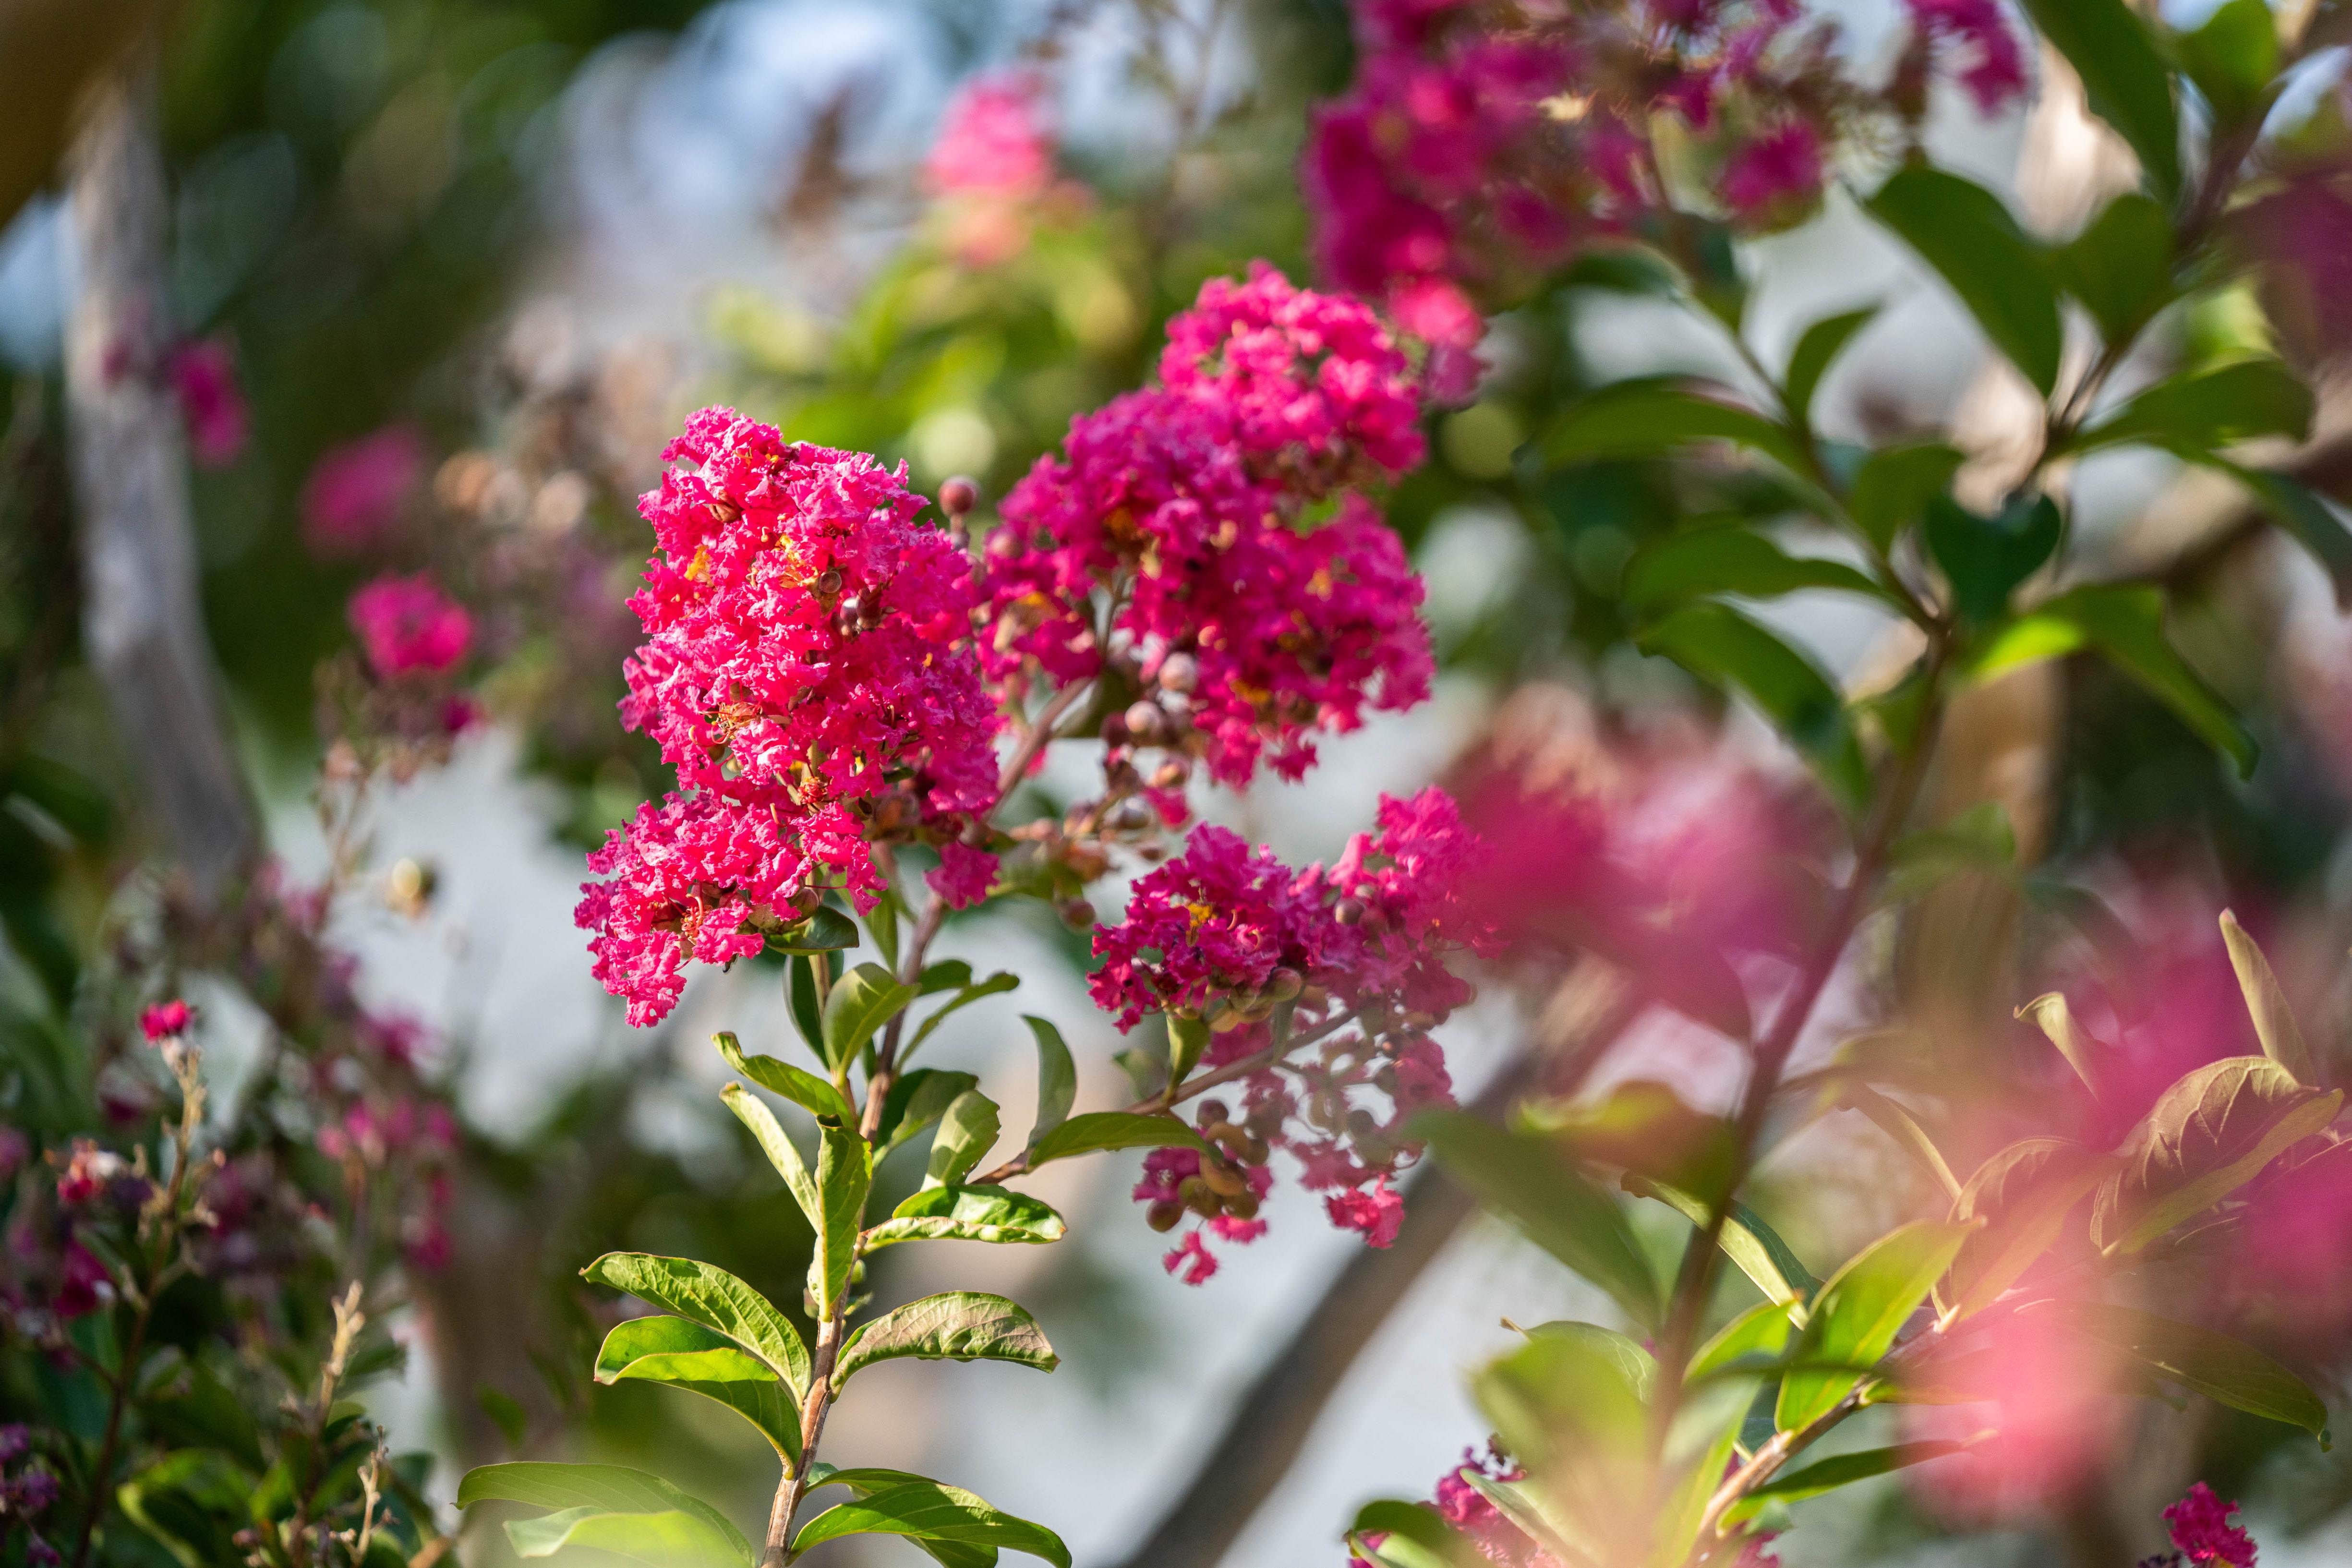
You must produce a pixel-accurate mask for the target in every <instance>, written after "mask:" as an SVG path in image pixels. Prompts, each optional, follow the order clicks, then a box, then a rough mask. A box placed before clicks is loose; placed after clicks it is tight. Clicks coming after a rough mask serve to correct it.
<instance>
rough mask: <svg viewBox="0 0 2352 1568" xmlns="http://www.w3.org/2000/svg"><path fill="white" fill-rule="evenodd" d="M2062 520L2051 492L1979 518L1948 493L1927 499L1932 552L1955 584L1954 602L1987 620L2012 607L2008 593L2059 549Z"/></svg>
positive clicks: (1971, 616)
mask: <svg viewBox="0 0 2352 1568" xmlns="http://www.w3.org/2000/svg"><path fill="white" fill-rule="evenodd" d="M2063 528H2064V524H2063V520H2062V519H2061V518H2060V517H2059V515H2058V503H2057V502H2056V501H2053V500H2051V499H2050V498H2049V497H2048V496H2032V497H2021V498H2019V499H2018V500H2012V501H2011V502H2010V504H2009V505H2008V506H2006V507H2004V508H2002V509H2001V510H2000V515H1998V516H1995V517H1980V516H1979V515H1977V514H1976V513H1975V512H1972V511H1970V510H1968V509H1967V508H1966V507H1963V506H1962V505H1960V503H1959V502H1958V501H1956V500H1952V499H1951V497H1949V496H1941V495H1939V496H1936V497H1934V498H1932V499H1930V500H1928V502H1927V529H1926V532H1927V549H1928V552H1929V553H1931V554H1933V555H1934V556H1935V558H1936V564H1937V565H1938V566H1940V567H1942V568H1943V569H1944V575H1945V577H1946V578H1947V579H1948V580H1949V581H1950V583H1951V584H1952V602H1953V605H1955V606H1956V607H1957V608H1958V610H1959V612H1960V614H1961V615H1962V616H1965V617H1966V618H1967V619H1969V620H1971V621H1975V622H1977V623H1978V624H1979V625H1983V624H1986V623H1989V622H1991V621H1994V620H1998V619H1999V618H2000V616H2001V615H2002V614H2003V613H2004V612H2005V611H2007V610H2008V608H2009V595H2011V592H2013V591H2014V590H2015V589H2016V587H2017V585H2018V584H2020V583H2022V582H2024V581H2025V580H2026V579H2027V578H2028V577H2030V576H2032V574H2034V572H2035V571H2037V570H2038V569H2039V568H2040V567H2041V565H2042V563H2043V562H2045V561H2047V560H2049V559H2050V556H2051V552H2053V551H2055V550H2056V549H2057V548H2058V536H2059V534H2060V533H2061V532H2062V531H2063Z"/></svg>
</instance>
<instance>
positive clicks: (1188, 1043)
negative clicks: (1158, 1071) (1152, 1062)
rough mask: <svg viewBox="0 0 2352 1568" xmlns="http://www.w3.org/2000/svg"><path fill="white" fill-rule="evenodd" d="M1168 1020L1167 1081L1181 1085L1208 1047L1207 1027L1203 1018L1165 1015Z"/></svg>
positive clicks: (1176, 1014)
mask: <svg viewBox="0 0 2352 1568" xmlns="http://www.w3.org/2000/svg"><path fill="white" fill-rule="evenodd" d="M1167 1019H1168V1081H1169V1082H1170V1083H1171V1084H1181V1083H1182V1082H1183V1081H1184V1078H1185V1075H1186V1074H1188V1073H1190V1072H1191V1071H1192V1066H1193V1064H1194V1063H1195V1062H1198V1061H1199V1060H1200V1059H1201V1053H1202V1051H1204V1050H1206V1049H1207V1048H1208V1046H1209V1025H1208V1020H1206V1019H1205V1018H1195V1017H1187V1016H1184V1015H1183V1014H1181V1013H1171V1014H1169V1015H1167Z"/></svg>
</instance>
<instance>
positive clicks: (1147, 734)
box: [1122, 701, 1168, 746]
mask: <svg viewBox="0 0 2352 1568" xmlns="http://www.w3.org/2000/svg"><path fill="white" fill-rule="evenodd" d="M1122 717H1124V718H1125V719H1126V721H1127V732H1128V733H1129V734H1130V735H1132V736H1134V737H1135V743H1136V744H1137V745H1139V746H1156V745H1158V744H1159V743H1160V742H1162V741H1164V740H1166V739H1167V738H1168V714H1167V712H1166V710H1163V709H1162V708H1161V707H1160V704H1158V703H1157V702H1150V701H1139V702H1134V703H1130V704H1129V707H1128V710H1127V712H1126V713H1125V714H1124V715H1122Z"/></svg>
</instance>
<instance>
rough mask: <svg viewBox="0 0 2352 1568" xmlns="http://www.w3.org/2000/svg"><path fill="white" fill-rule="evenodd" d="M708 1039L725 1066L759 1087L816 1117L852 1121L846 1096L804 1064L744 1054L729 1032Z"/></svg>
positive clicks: (854, 1116)
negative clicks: (802, 1065) (724, 1061)
mask: <svg viewBox="0 0 2352 1568" xmlns="http://www.w3.org/2000/svg"><path fill="white" fill-rule="evenodd" d="M711 1043H712V1044H714V1045H716V1046H717V1047H719V1055H720V1056H722V1057H725V1058H727V1065H728V1066H729V1067H731V1068H734V1069H735V1070H736V1071H737V1072H740V1073H741V1074H742V1075H743V1076H744V1077H745V1078H748V1079H751V1081H752V1082H753V1083H756V1084H758V1085H759V1086H760V1087H761V1089H767V1090H770V1091H771V1092H772V1093H775V1094H781V1095H782V1096H783V1097H784V1098H785V1099H786V1100H791V1101H792V1102H793V1104H795V1105H797V1106H799V1107H800V1108H801V1109H802V1110H805V1111H807V1112H808V1113H809V1114H810V1115H812V1116H814V1117H817V1118H819V1119H820V1120H822V1119H824V1118H826V1117H830V1118H832V1119H833V1121H835V1122H837V1123H838V1124H840V1125H842V1126H844V1127H846V1126H849V1125H851V1124H853V1123H855V1122H856V1120H857V1111H856V1109H855V1108H854V1107H852V1106H851V1105H850V1103H849V1097H848V1096H847V1095H845V1094H844V1093H842V1092H841V1090H840V1089H836V1088H835V1087H834V1086H833V1085H832V1084H830V1083H827V1082H826V1081H825V1080H824V1079H821V1078H819V1077H817V1076H816V1074H814V1073H813V1072H810V1071H808V1070H807V1069H806V1068H796V1067H794V1066H793V1064H792V1063H790V1062H787V1061H779V1060H778V1059H777V1058H774V1057H747V1056H745V1055H744V1054H743V1047H742V1045H741V1043H740V1042H739V1041H738V1040H737V1039H736V1038H735V1037H734V1035H733V1034H732V1033H731V1032H721V1033H719V1034H717V1035H714V1036H712V1037H711Z"/></svg>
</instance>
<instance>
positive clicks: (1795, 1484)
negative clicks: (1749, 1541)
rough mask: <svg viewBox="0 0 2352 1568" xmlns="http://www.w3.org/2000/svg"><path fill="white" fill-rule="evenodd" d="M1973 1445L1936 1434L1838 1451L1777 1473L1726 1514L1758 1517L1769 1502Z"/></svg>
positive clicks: (1835, 1486)
mask: <svg viewBox="0 0 2352 1568" xmlns="http://www.w3.org/2000/svg"><path fill="white" fill-rule="evenodd" d="M1970 1446H1971V1445H1969V1444H1967V1443H1960V1442H1953V1441H1951V1440H1949V1439H1946V1438H1935V1439H1931V1440H1929V1441H1926V1442H1920V1443H1897V1444H1895V1446H1894V1447H1888V1448H1865V1449H1864V1450H1862V1451H1861V1452H1860V1453H1854V1454H1838V1455H1835V1456H1832V1458H1826V1459H1822V1460H1819V1461H1817V1462H1815V1463H1813V1464H1811V1465H1807V1466H1806V1467H1805V1468H1803V1469H1801V1470H1798V1471H1796V1472H1795V1473H1793V1474H1790V1475H1783V1476H1776V1477H1774V1478H1773V1479H1770V1480H1769V1481H1767V1482H1765V1483H1764V1484H1763V1485H1762V1486H1760V1487H1758V1488H1757V1489H1755V1490H1754V1491H1752V1492H1749V1493H1748V1496H1747V1497H1746V1498H1744V1499H1742V1500H1740V1501H1739V1502H1738V1503H1737V1504H1735V1505H1734V1506H1733V1507H1732V1508H1731V1509H1730V1510H1728V1511H1727V1514H1726V1516H1725V1517H1726V1518H1727V1520H1728V1521H1730V1522H1731V1523H1734V1524H1737V1523H1739V1522H1740V1521H1744V1520H1749V1519H1753V1518H1755V1517H1756V1515H1757V1514H1758V1513H1759V1512H1761V1511H1762V1510H1764V1509H1765V1508H1766V1507H1767V1506H1768V1505H1769V1504H1772V1503H1776V1502H1781V1503H1789V1502H1800V1501H1802V1500H1804V1499H1806V1498H1811V1497H1820V1496H1821V1495H1822V1493H1824V1492H1832V1491H1835V1490H1836V1489H1838V1488H1840V1487H1850V1486H1852V1485H1853V1483H1854V1482H1856V1481H1866V1480H1868V1479H1871V1478H1872V1477H1874V1476H1884V1475H1888V1474H1890V1473H1892V1472H1894V1471H1895V1470H1900V1469H1904V1468H1908V1467H1909V1466H1912V1465H1924V1464H1926V1463H1927V1461H1928V1460H1930V1459H1941V1458H1946V1457H1948V1456H1949V1455H1952V1454H1960V1453H1966V1452H1967V1451H1968V1449H1969V1447H1970Z"/></svg>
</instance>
